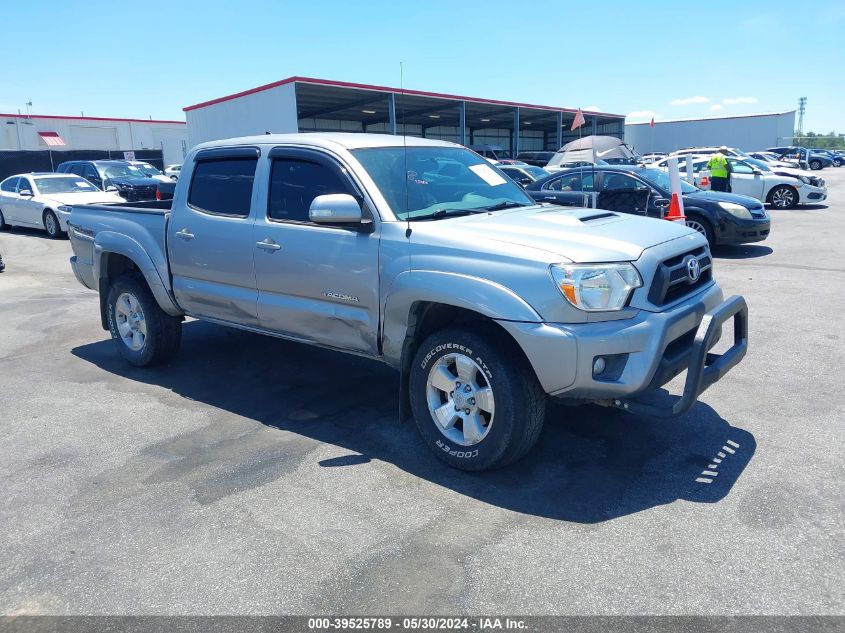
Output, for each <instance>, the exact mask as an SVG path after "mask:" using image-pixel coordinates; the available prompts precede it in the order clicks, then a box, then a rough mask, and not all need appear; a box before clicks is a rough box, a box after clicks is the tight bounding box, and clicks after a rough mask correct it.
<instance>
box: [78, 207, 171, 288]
mask: <svg viewBox="0 0 845 633" xmlns="http://www.w3.org/2000/svg"><path fill="white" fill-rule="evenodd" d="M172 202H173V201H172V200H149V201H145V202H118V203H113V204H112V203H109V204H80V205H74V206H73V208H72V211H71V214H70V220H69V222H68V228H69V230H68V236H69V237H70V242H71V247H72V248H73V254H74V259H73V269H74V271H75V272H76V275H77V278H78V279H79V280H80V281H81V282H82V283H83V284H84V285H86V286H88V287H89V288H91V289H94V290H97V289H98V285H99V280H98V279H97V277H98V267H99V263H98V264H97V265H96V266H95V262H94V258H95V255H96V254H97V251H96V250H95V245H96V246H97V247H99V249H101V250H102V251H106V252H114V253H123V254H125V255H127V256H131V257H130V258H131V259H133V260H134V261H135V262H136V263H137V264H138V266H139V267H141V269H142V270H143V271H144V273H145V276H147V277H148V281H150V283H151V285H152V284H154V283H155V282H156V281H159V283H160V285H161V286H163V287H164V288H166V289H167V290H169V289H170V272H169V269H168V265H167V224H168V222H169V219H170V205H171V203H172ZM153 271H154V272H155V274H156V276H157V277H158V280H155V279H153V280H150V278H149V276H148V274H149V273H151V272H153Z"/></svg>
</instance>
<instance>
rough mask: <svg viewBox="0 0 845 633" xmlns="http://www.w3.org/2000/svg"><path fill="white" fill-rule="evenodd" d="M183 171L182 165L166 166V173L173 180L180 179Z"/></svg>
mask: <svg viewBox="0 0 845 633" xmlns="http://www.w3.org/2000/svg"><path fill="white" fill-rule="evenodd" d="M181 172H182V165H167V166H166V167H165V168H164V175H165V176H168V177H169V178H170V179H171V180H178V179H179V174H180V173H181Z"/></svg>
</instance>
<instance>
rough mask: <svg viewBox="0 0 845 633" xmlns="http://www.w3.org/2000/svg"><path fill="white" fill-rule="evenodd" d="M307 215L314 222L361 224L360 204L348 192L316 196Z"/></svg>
mask: <svg viewBox="0 0 845 633" xmlns="http://www.w3.org/2000/svg"><path fill="white" fill-rule="evenodd" d="M308 217H309V218H310V220H311V221H312V222H314V223H315V224H362V223H363V220H364V218H363V214H362V212H361V205H360V204H359V203H358V201H357V200H356V199H355V198H353V197H352V196H350V195H349V194H348V193H330V194H326V195H323V196H317V197H316V198H314V200H313V201H312V202H311V206H310V207H309V209H308Z"/></svg>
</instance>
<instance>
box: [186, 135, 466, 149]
mask: <svg viewBox="0 0 845 633" xmlns="http://www.w3.org/2000/svg"><path fill="white" fill-rule="evenodd" d="M288 143H301V144H303V145H314V146H316V147H325V148H336V147H341V148H343V149H347V150H349V149H361V148H365V147H403V146H405V145H407V146H408V147H420V146H426V147H431V146H441V147H461V146H460V145H458V144H456V143H449V142H448V141H438V140H434V139H427V138H419V137H416V136H404V137H403V136H394V135H391V134H363V133H360V132H301V133H298V134H262V135H259V136H241V137H238V138H227V139H221V140H219V141H209V142H207V143H201V144H199V145H197V147H196V149H198V150H199V149H207V148H210V147H231V146H233V145H276V144H288Z"/></svg>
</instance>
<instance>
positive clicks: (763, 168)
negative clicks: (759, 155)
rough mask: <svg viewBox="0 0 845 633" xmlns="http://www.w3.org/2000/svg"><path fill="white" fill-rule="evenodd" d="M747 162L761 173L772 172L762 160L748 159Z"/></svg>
mask: <svg viewBox="0 0 845 633" xmlns="http://www.w3.org/2000/svg"><path fill="white" fill-rule="evenodd" d="M745 162H746V163H748V164H749V165H754V166H755V167H757V168H758V169H759V170H760V171H772V170H771V168H770V167H769V166H768V165H767V164H766V163H765V162H763V161H762V160H757V159H756V158H746V159H745Z"/></svg>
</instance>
